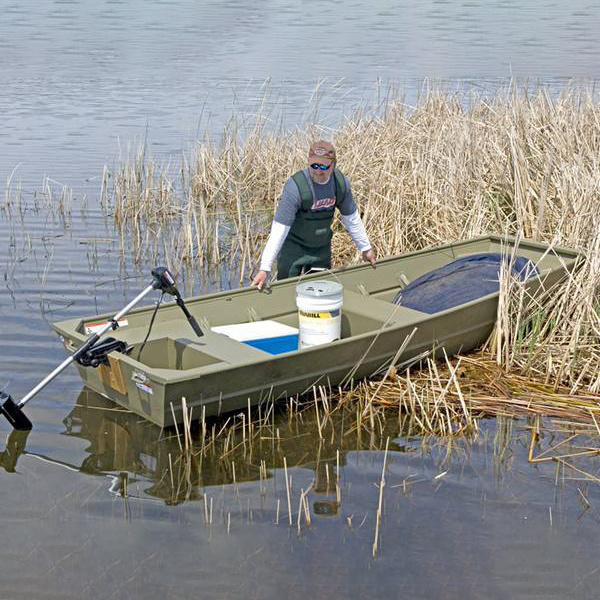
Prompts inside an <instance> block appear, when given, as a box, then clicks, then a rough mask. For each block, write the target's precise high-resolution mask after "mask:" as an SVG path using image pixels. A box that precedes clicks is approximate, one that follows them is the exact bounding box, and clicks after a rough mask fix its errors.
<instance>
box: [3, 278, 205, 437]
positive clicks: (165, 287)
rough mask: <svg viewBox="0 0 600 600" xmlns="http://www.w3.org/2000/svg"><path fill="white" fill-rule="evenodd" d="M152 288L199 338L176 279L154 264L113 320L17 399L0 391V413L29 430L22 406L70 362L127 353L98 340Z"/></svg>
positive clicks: (93, 362) (120, 345)
mask: <svg viewBox="0 0 600 600" xmlns="http://www.w3.org/2000/svg"><path fill="white" fill-rule="evenodd" d="M154 290H160V291H161V292H162V293H163V294H169V295H171V296H174V297H175V302H176V303H177V306H179V307H180V308H181V310H182V311H183V314H184V315H185V316H186V319H187V320H188V323H189V324H190V325H191V327H192V329H193V330H194V333H195V334H196V335H197V336H198V337H201V336H202V335H204V333H203V332H202V329H200V326H199V325H198V322H197V321H196V319H195V318H194V316H193V315H192V314H191V313H190V312H189V311H188V309H187V307H186V306H185V304H184V302H183V299H182V298H181V294H180V293H179V291H178V290H177V288H176V287H175V279H173V276H172V275H171V273H170V272H169V271H168V269H166V268H165V267H156V268H155V269H153V270H152V283H151V284H150V285H149V286H148V287H147V288H146V289H145V290H144V291H143V292H141V293H140V294H138V295H137V296H136V297H135V298H134V299H133V300H132V301H131V302H130V303H129V304H128V305H127V306H125V308H123V309H121V310H120V311H119V312H118V313H117V314H116V315H115V316H114V317H113V318H112V319H109V320H108V322H107V323H106V324H105V325H103V326H102V327H101V328H100V329H99V330H98V331H97V332H96V333H93V334H92V335H91V336H90V337H89V338H88V339H87V340H86V341H85V342H84V343H83V344H82V345H81V346H80V347H79V348H77V350H75V352H74V353H73V354H71V355H70V356H69V357H68V358H66V359H65V360H64V361H63V362H62V363H61V364H60V365H58V367H56V369H54V371H52V373H50V374H49V375H48V376H47V377H45V378H44V379H43V380H42V381H40V382H39V383H38V384H37V385H36V386H35V387H34V388H33V389H32V390H31V391H30V392H29V393H28V394H27V395H26V396H25V397H24V398H23V399H22V400H21V401H20V402H15V401H14V400H13V399H12V397H11V396H10V395H9V394H6V393H5V392H3V391H1V390H0V414H3V415H4V416H5V417H6V419H7V421H8V422H9V423H10V424H11V425H12V426H13V428H14V429H18V430H23V431H28V430H30V429H32V428H33V425H32V423H31V421H30V420H29V419H28V418H27V416H26V415H25V413H24V412H23V410H22V409H23V407H24V406H25V404H27V402H29V401H30V400H31V399H32V398H33V397H34V396H35V395H36V394H37V393H38V392H40V391H41V390H42V389H43V388H45V387H46V386H47V385H48V384H49V383H50V382H51V381H52V380H53V379H55V378H56V377H57V376H58V375H59V374H60V373H62V372H63V371H64V370H65V369H66V368H67V367H68V366H69V365H70V364H71V363H72V362H77V363H79V364H80V365H83V366H84V367H97V366H99V365H101V364H106V363H107V362H108V356H107V355H108V353H109V352H113V351H117V352H124V353H127V352H129V350H130V349H129V348H128V346H127V344H126V343H125V342H123V341H120V340H116V339H115V338H106V339H105V340H103V341H102V342H100V343H98V340H99V339H100V338H101V337H102V336H103V335H104V334H105V333H106V332H107V331H108V330H109V329H112V330H113V331H114V330H116V329H118V328H119V319H120V318H121V317H123V316H124V315H126V314H127V313H128V312H129V311H130V310H131V309H132V308H133V307H134V306H135V305H136V304H137V303H138V302H140V301H141V300H142V298H144V297H145V296H146V295H148V294H149V293H150V292H152V291H154Z"/></svg>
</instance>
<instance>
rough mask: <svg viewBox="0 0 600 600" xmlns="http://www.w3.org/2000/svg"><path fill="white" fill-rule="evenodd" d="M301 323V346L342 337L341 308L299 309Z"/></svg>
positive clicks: (316, 344) (309, 345) (313, 344)
mask: <svg viewBox="0 0 600 600" xmlns="http://www.w3.org/2000/svg"><path fill="white" fill-rule="evenodd" d="M298 321H299V323H298V324H299V325H300V348H310V347H311V346H318V345H320V344H328V343H329V342H333V341H335V340H339V339H340V329H341V316H340V310H339V309H337V310H331V311H319V312H316V311H314V312H313V311H306V310H299V311H298Z"/></svg>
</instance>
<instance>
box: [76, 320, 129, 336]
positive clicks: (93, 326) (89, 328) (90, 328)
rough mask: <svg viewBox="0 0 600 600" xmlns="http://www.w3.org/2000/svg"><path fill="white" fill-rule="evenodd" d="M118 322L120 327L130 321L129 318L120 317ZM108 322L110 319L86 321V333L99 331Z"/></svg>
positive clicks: (84, 328)
mask: <svg viewBox="0 0 600 600" xmlns="http://www.w3.org/2000/svg"><path fill="white" fill-rule="evenodd" d="M117 323H118V324H119V327H127V325H128V324H129V321H127V319H119V320H118V321H117ZM107 324H108V321H93V322H90V323H86V324H85V325H84V326H83V330H84V333H85V334H86V335H89V334H90V333H96V332H97V331H100V329H102V327H104V326H105V325H107Z"/></svg>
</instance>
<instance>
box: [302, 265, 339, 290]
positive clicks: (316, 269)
mask: <svg viewBox="0 0 600 600" xmlns="http://www.w3.org/2000/svg"><path fill="white" fill-rule="evenodd" d="M313 271H315V272H317V273H320V272H327V273H329V274H330V275H333V277H334V278H335V280H336V281H337V282H338V283H339V284H340V285H341V286H342V287H344V284H343V283H342V282H341V281H340V278H339V277H338V276H337V275H336V274H335V273H334V272H333V271H332V270H331V269H328V268H327V267H311V268H310V269H309V270H308V271H306V273H300V276H299V277H298V283H300V282H301V281H302V278H303V277H304V276H305V275H310V274H311V273H312V272H313ZM298 283H297V284H296V285H298Z"/></svg>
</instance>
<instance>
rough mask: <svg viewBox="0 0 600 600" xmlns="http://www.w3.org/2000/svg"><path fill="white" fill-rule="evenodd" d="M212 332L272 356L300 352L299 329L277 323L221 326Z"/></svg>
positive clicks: (265, 322)
mask: <svg viewBox="0 0 600 600" xmlns="http://www.w3.org/2000/svg"><path fill="white" fill-rule="evenodd" d="M211 330H212V331H214V332H215V333H221V334H223V335H226V336H227V337H230V338H232V339H234V340H237V341H238V342H242V343H243V344H248V345H249V346H254V348H258V349H259V350H263V351H264V352H269V353H270V354H282V353H283V352H291V351H292V350H298V329H297V328H296V327H291V326H289V325H284V324H283V323H278V322H277V321H253V322H252V323H236V324H234V325H219V326H217V327H211Z"/></svg>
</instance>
